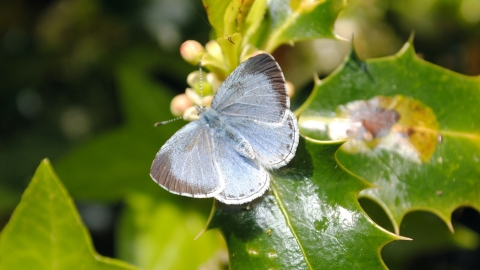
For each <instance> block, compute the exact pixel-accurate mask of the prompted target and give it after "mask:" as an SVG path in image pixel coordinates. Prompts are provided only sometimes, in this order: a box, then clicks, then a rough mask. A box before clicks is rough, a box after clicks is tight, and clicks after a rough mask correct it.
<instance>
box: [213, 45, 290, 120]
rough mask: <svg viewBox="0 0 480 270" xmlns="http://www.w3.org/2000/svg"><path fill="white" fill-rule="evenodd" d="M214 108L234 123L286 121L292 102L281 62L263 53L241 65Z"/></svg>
mask: <svg viewBox="0 0 480 270" xmlns="http://www.w3.org/2000/svg"><path fill="white" fill-rule="evenodd" d="M212 108H213V109H215V110H216V111H218V112H219V113H221V114H222V115H224V116H226V117H228V119H232V120H233V119H238V120H239V121H249V120H257V121H261V122H268V123H278V122H280V121H282V120H283V119H284V116H285V113H286V110H288V109H289V108H290V99H289V97H288V95H287V91H286V87H285V79H284V77H283V73H282V71H281V69H280V67H279V66H278V64H277V62H276V61H275V60H274V59H273V57H272V56H271V55H269V54H259V55H256V56H254V57H252V58H250V59H248V60H247V61H244V62H243V63H241V64H240V65H239V66H238V67H237V68H236V69H235V70H234V71H233V72H232V74H230V76H228V78H227V79H226V80H225V82H223V84H222V86H220V88H219V89H218V91H217V93H216V94H215V96H214V98H213V101H212Z"/></svg>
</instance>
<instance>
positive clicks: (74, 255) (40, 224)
mask: <svg viewBox="0 0 480 270" xmlns="http://www.w3.org/2000/svg"><path fill="white" fill-rule="evenodd" d="M72 268H78V269H80V268H81V269H119V270H120V269H136V268H135V267H133V266H130V265H128V264H126V263H123V262H121V261H119V260H114V259H110V258H106V257H103V256H100V255H99V254H97V253H96V252H95V250H94V249H93V246H92V240H91V239H90V236H89V235H88V232H87V229H86V228H85V226H84V225H83V224H82V221H81V220H80V217H79V215H78V212H77V210H76V208H75V205H74V204H73V202H72V200H71V198H70V197H69V195H68V193H67V191H66V190H65V189H64V187H63V186H62V184H61V183H60V180H59V179H58V178H57V176H56V175H55V173H54V172H53V169H52V167H51V166H50V162H49V161H48V160H43V161H42V163H41V164H40V166H39V167H38V169H37V172H36V173H35V175H34V177H33V179H32V182H31V183H30V185H29V186H28V187H27V189H26V190H25V193H24V194H23V197H22V200H21V202H20V204H19V205H18V206H17V208H16V209H15V211H14V212H13V215H12V217H11V219H10V221H9V222H8V224H7V225H6V226H5V228H4V229H3V231H2V233H1V234H0V269H72Z"/></svg>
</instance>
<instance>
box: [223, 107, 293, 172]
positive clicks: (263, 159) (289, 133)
mask: <svg viewBox="0 0 480 270" xmlns="http://www.w3.org/2000/svg"><path fill="white" fill-rule="evenodd" d="M228 124H229V125H231V126H232V127H233V128H235V129H236V130H237V131H238V132H240V134H241V135H242V136H243V137H244V138H245V139H246V140H247V141H248V142H249V143H250V145H251V146H252V148H253V151H254V153H255V158H256V159H257V160H258V161H259V162H260V164H262V165H263V166H264V167H266V168H267V169H276V168H280V167H282V166H285V165H286V164H287V163H288V162H289V161H290V160H291V159H292V158H293V157H294V155H295V151H296V149H297V146H298V139H299V131H298V127H297V118H296V117H295V115H294V114H293V113H292V112H291V111H288V112H287V113H286V114H285V119H284V120H283V121H282V122H280V123H273V124H272V123H263V122H257V121H232V122H228Z"/></svg>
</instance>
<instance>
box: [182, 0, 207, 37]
mask: <svg viewBox="0 0 480 270" xmlns="http://www.w3.org/2000/svg"><path fill="white" fill-rule="evenodd" d="M187 2H188V4H190V6H191V7H192V8H193V10H195V12H196V13H197V14H198V16H200V18H202V20H203V21H204V22H205V23H207V25H208V26H209V27H210V29H212V30H213V26H212V25H211V24H210V23H209V22H208V21H207V20H206V19H205V18H204V17H203V16H202V14H200V12H198V10H197V9H196V8H195V7H194V6H193V5H192V3H190V1H188V0H187Z"/></svg>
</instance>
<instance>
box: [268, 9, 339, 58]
mask: <svg viewBox="0 0 480 270" xmlns="http://www.w3.org/2000/svg"><path fill="white" fill-rule="evenodd" d="M345 5H346V1H344V0H315V1H302V0H277V1H270V2H269V6H268V8H269V11H268V12H269V15H270V26H269V30H268V36H267V37H266V39H265V43H264V45H263V49H264V50H265V51H267V52H273V51H274V50H275V49H276V48H277V47H278V46H280V45H281V44H284V43H292V42H296V41H302V40H309V39H317V38H335V34H334V33H333V24H334V23H335V20H336V18H337V16H338V13H339V12H340V11H341V10H342V9H343V8H344V7H345Z"/></svg>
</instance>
